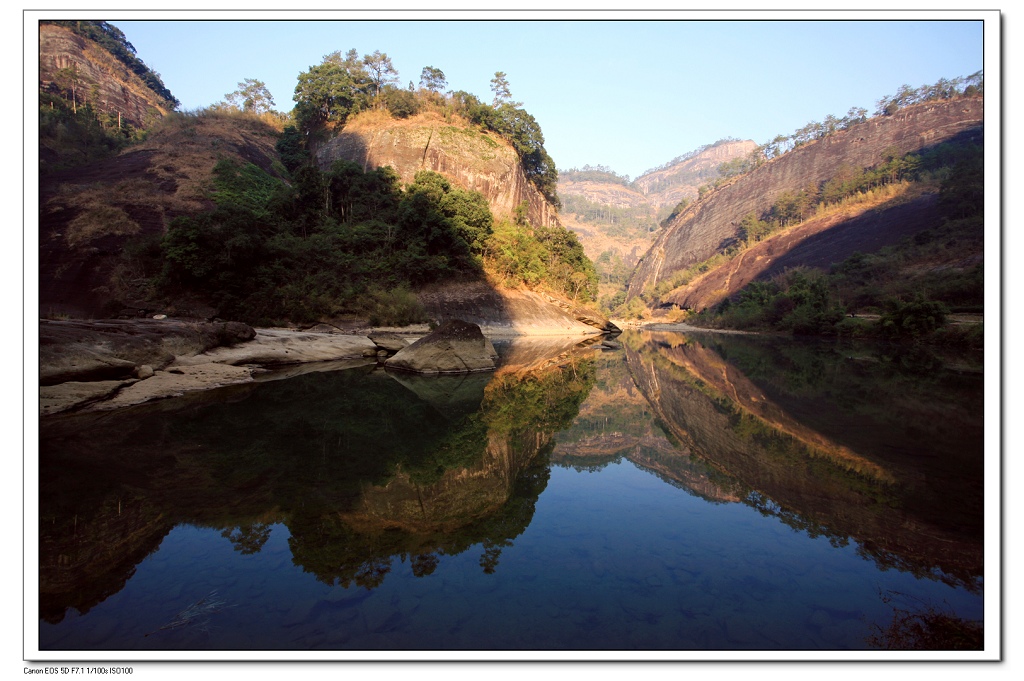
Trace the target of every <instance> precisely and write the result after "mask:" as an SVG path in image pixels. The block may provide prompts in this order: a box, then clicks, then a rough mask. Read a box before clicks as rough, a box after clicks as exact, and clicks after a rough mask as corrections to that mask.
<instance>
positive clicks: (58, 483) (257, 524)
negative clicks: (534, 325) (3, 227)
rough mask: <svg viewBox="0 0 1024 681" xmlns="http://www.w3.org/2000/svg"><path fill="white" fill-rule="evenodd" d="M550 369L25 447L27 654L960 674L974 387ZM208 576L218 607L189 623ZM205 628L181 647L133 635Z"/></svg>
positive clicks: (88, 430) (667, 347) (208, 405)
mask: <svg viewBox="0 0 1024 681" xmlns="http://www.w3.org/2000/svg"><path fill="white" fill-rule="evenodd" d="M578 340H579V339H578V338H577V339H564V340H555V339H547V340H545V341H543V342H539V341H536V340H528V341H526V342H519V341H516V342H511V343H510V342H499V343H495V346H496V348H497V349H498V351H499V353H500V354H501V356H502V361H501V363H500V367H499V369H498V370H496V371H495V372H493V373H486V374H469V375H463V376H443V377H422V376H414V375H409V374H404V373H403V374H394V375H392V374H389V373H387V372H385V371H383V370H381V369H379V368H376V367H373V366H360V367H349V368H345V369H342V370H335V371H328V372H320V373H316V372H313V373H303V374H300V375H296V376H292V377H290V378H288V379H287V380H276V381H264V382H259V383H254V384H249V385H244V386H233V387H230V388H225V389H223V390H219V391H211V392H209V393H205V394H197V395H193V396H191V397H186V398H182V399H174V400H166V401H164V402H162V403H155V404H150V405H142V406H140V407H137V408H132V409H126V410H123V411H120V412H116V413H107V414H95V413H94V414H77V415H67V416H64V417H54V418H51V419H46V420H45V421H44V422H43V426H44V427H43V428H42V431H41V432H42V436H41V470H40V472H41V480H42V483H41V490H40V491H41V496H40V499H41V502H40V513H41V518H40V521H41V522H40V542H41V551H40V587H41V594H40V598H41V601H40V604H41V615H42V619H43V621H44V623H47V624H46V625H45V626H41V629H42V630H43V631H44V632H45V634H46V636H47V637H49V640H50V641H52V642H53V643H52V646H56V645H58V644H60V643H63V642H74V643H76V644H78V645H83V646H85V647H88V645H93V644H91V643H89V642H90V641H93V640H97V641H101V642H100V643H96V644H95V645H105V646H108V647H111V646H115V645H116V644H119V643H126V644H128V645H129V646H138V645H139V643H138V637H137V636H136V633H137V631H142V632H152V631H163V633H161V634H159V635H155V636H152V637H148V638H146V639H145V641H146V643H145V644H144V645H156V646H158V647H168V648H187V647H190V645H194V646H196V647H202V648H221V649H224V648H230V647H231V644H232V642H235V641H237V643H235V645H236V646H238V647H241V648H245V647H261V646H266V645H268V643H272V644H276V643H277V642H281V643H280V645H283V646H285V647H291V648H295V649H305V648H315V647H324V648H335V649H341V648H353V649H355V648H359V647H360V646H366V647H368V648H372V649H377V648H380V649H387V648H395V647H399V648H401V647H402V646H403V645H407V646H410V647H411V648H419V647H422V648H431V649H438V648H451V649H456V648H460V649H462V648H464V649H481V648H491V647H494V648H502V649H512V648H517V647H519V648H535V647H537V646H540V647H544V646H548V647H550V648H551V649H569V648H573V649H576V648H579V647H580V646H583V647H586V646H590V647H591V648H594V649H598V648H600V649H620V648H621V649H626V648H633V649H703V650H725V649H741V648H743V649H751V648H756V647H758V646H763V647H767V648H772V649H779V648H787V647H789V648H793V649H812V648H814V649H823V648H829V647H835V648H837V649H840V648H841V649H849V648H863V647H866V646H879V647H892V648H901V647H902V648H912V647H928V646H935V645H945V644H943V643H941V642H942V641H952V640H954V639H953V638H950V637H951V636H952V637H957V636H959V637H960V638H957V639H956V641H957V643H956V645H958V646H960V645H963V646H965V647H972V646H974V647H976V645H974V643H972V641H975V642H976V640H977V637H976V636H975V635H976V634H978V632H979V631H982V629H980V627H981V625H980V623H976V622H974V621H973V620H967V619H960V617H965V618H966V617H972V618H977V617H979V616H980V612H981V606H982V604H981V592H982V577H983V567H984V566H983V555H982V548H983V545H982V530H983V513H982V495H983V492H984V485H983V478H982V472H983V471H982V469H983V466H982V461H981V459H982V449H981V445H982V442H983V438H982V434H983V433H982V413H981V412H982V409H981V383H982V377H981V375H980V374H978V373H975V372H973V371H971V370H970V367H968V366H966V365H963V362H962V360H961V365H962V366H960V368H959V370H957V371H952V370H949V369H948V368H947V367H945V366H944V364H943V363H942V362H941V361H938V360H936V358H934V357H930V356H923V355H906V354H900V353H898V352H894V351H892V350H890V349H886V348H881V347H879V346H867V345H864V346H852V345H843V346H840V345H836V344H834V343H832V344H823V343H802V342H795V341H792V340H789V341H786V342H782V341H776V340H773V339H766V338H752V337H751V338H748V337H738V336H737V337H733V336H720V335H706V334H700V335H696V334H694V335H689V336H685V335H681V334H678V333H668V332H627V333H625V334H623V335H622V336H621V337H619V338H618V339H616V340H610V339H599V340H597V341H596V342H593V341H588V342H585V343H582V344H581V343H579V342H578ZM588 346H589V347H588ZM662 483H667V485H666V484H662ZM680 491H685V492H686V493H685V494H684V493H680ZM951 499H952V500H955V502H956V503H950V500H951ZM276 528H281V530H282V531H281V532H280V533H278V532H277V530H276ZM528 528H529V532H527V529H528ZM162 543H163V545H162ZM211 547H213V548H211ZM193 550H195V551H199V552H206V553H205V554H204V557H203V559H202V566H203V567H202V569H201V570H199V569H197V572H199V573H200V574H197V575H189V574H185V573H187V572H188V570H189V569H190V567H191V565H192V563H191V562H189V561H190V556H191V555H192V554H191V553H190V551H193ZM154 554H155V555H154ZM213 554H216V555H213ZM150 555H152V556H153V560H151V561H146V560H145V559H146V558H147V556H150ZM459 556H461V557H459ZM406 566H407V567H406ZM892 568H895V569H892ZM136 572H138V579H136V580H135V581H132V579H133V576H135V574H136ZM303 573H305V574H303ZM218 574H223V575H230V579H232V580H236V581H232V582H228V583H226V584H225V585H224V587H223V591H220V592H217V593H214V590H215V589H218V588H221V585H222V583H220V582H218V581H217V575H218ZM236 575H238V576H237V578H236ZM427 577H430V578H429V579H422V578H427ZM225 579H228V577H225ZM129 582H131V584H129ZM126 585H127V587H126ZM147 588H150V589H152V590H153V593H148V592H147ZM122 591H123V594H119V592H122ZM186 591H187V596H186ZM115 594H119V595H118V596H117V597H113V596H114V595H115ZM249 594H254V595H253V596H252V597H251V600H249V601H246V599H249V598H250V596H249ZM878 594H889V595H886V596H883V597H882V599H881V600H878V599H874V598H873V596H875V595H878ZM200 596H201V597H203V599H206V600H203V599H200V600H196V599H197V598H199V597H200ZM946 598H950V599H951V602H952V603H953V604H954V605H953V606H951V607H950V608H948V609H947V608H944V607H942V606H938V605H936V604H937V603H938V601H939V600H942V599H946ZM886 599H888V600H886ZM105 600H106V601H107V602H105V603H104V601H105ZM296 600H298V601H299V602H297V603H296V602H295V601H296ZM866 601H873V602H871V603H867V602H866ZM222 602H223V603H227V605H225V606H224V607H225V610H224V611H223V612H220V613H218V614H217V618H220V619H218V620H217V622H218V623H219V622H225V623H226V622H230V623H231V624H230V625H226V626H224V627H223V630H222V631H220V632H215V634H211V635H210V638H208V639H200V638H188V637H187V635H188V634H189V632H188V627H185V626H182V627H179V628H177V629H174V630H173V633H172V634H168V632H167V631H164V630H163V629H161V628H160V627H161V625H164V624H165V622H166V623H167V626H170V625H174V624H175V623H177V622H179V621H186V620H187V621H189V622H191V621H192V619H196V618H200V619H201V616H203V615H204V613H205V612H206V610H204V609H203V606H204V605H206V606H209V604H211V603H217V604H219V603H222ZM188 603H192V605H191V606H189V607H186V608H184V609H182V606H185V605H188ZM101 604H102V605H101ZM147 604H150V605H151V607H154V606H159V608H160V615H161V617H162V616H163V613H164V612H167V613H169V614H168V616H167V619H166V620H162V621H156V620H157V618H156V615H155V614H152V615H149V616H146V617H134V616H132V617H131V618H129V619H130V622H126V623H124V624H121V625H118V626H119V628H118V629H117V630H116V633H110V634H108V635H106V637H105V638H102V639H99V638H95V639H90V638H89V636H90V634H89V632H90V631H92V630H93V626H92V621H91V620H90V617H95V618H96V620H98V621H100V622H103V621H104V617H105V618H106V621H107V622H111V621H113V620H114V619H115V618H117V617H119V616H120V617H124V616H125V615H126V613H127V611H128V610H130V609H134V610H138V609H142V608H145V607H146V605H147ZM497 604H500V606H498V605H497ZM236 606H237V607H236ZM231 608H234V609H231ZM90 610H94V612H93V613H89V611H90ZM76 611H77V612H76ZM174 612H178V613H179V617H177V618H174V619H172V618H171V615H173V613H174ZM129 614H130V613H129ZM193 614H196V617H193V616H192V615H193ZM261 618H262V619H261ZM110 626H111V627H113V625H112V624H111V625H110ZM958 626H960V627H961V630H959V631H958V630H956V627H958ZM231 627H234V629H231ZM100 629H102V626H101V627H100ZM236 630H237V631H236ZM872 632H874V633H872ZM198 633H201V632H198ZM204 635H205V634H204ZM235 635H238V636H242V637H243V638H237V639H235V638H232V637H233V636H235ZM133 636H134V637H135V638H133ZM175 636H177V638H175ZM972 636H974V638H972ZM943 637H945V638H943ZM83 641H84V642H85V643H81V642H83ZM52 646H51V647H52Z"/></svg>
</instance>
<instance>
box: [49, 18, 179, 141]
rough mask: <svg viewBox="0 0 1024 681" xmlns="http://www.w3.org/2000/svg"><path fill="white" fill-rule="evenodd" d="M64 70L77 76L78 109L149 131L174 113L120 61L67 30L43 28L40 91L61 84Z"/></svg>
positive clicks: (170, 107) (58, 27)
mask: <svg viewBox="0 0 1024 681" xmlns="http://www.w3.org/2000/svg"><path fill="white" fill-rule="evenodd" d="M61 69H73V70H74V71H75V73H76V78H77V87H76V99H77V104H78V106H82V105H83V104H89V105H90V106H91V107H92V108H93V110H94V111H97V112H99V113H104V114H106V113H110V114H114V115H120V117H121V121H122V122H123V123H128V124H131V125H133V126H135V127H139V128H141V127H145V126H147V125H149V124H151V123H153V122H154V121H156V120H159V119H160V118H162V117H164V116H166V115H167V114H168V113H170V112H171V110H172V106H171V104H170V103H168V102H167V101H165V100H164V99H163V97H160V96H159V95H157V94H156V93H155V92H153V91H152V90H151V89H150V88H149V86H147V85H146V84H145V83H144V82H142V79H141V78H139V77H138V76H137V75H135V74H134V73H132V71H130V70H129V69H128V67H127V66H125V65H124V64H123V63H121V62H120V61H119V60H118V59H117V58H115V57H114V56H113V55H111V54H110V53H109V52H107V51H106V50H105V49H103V48H102V47H100V46H99V45H97V44H96V43H94V42H93V41H91V40H88V39H87V38H83V37H82V36H80V35H76V34H75V33H73V32H72V31H70V30H69V29H66V28H64V27H63V26H55V25H53V24H40V26H39V87H40V89H41V90H42V89H46V88H47V87H49V86H50V85H51V84H53V83H55V81H56V80H57V72H58V71H60V70H61Z"/></svg>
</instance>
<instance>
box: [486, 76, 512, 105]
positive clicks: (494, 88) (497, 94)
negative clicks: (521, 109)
mask: <svg viewBox="0 0 1024 681" xmlns="http://www.w3.org/2000/svg"><path fill="white" fill-rule="evenodd" d="M491 92H493V93H494V104H493V106H494V107H495V108H497V107H498V106H500V105H502V104H512V92H511V91H510V90H509V87H508V79H507V78H506V77H505V72H504V71H495V72H494V78H492V79H491ZM512 106H517V105H516V104H512Z"/></svg>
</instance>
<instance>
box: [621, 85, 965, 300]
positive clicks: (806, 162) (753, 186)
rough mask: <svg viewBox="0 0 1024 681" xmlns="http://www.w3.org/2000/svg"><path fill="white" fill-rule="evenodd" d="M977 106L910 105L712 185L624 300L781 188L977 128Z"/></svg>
mask: <svg viewBox="0 0 1024 681" xmlns="http://www.w3.org/2000/svg"><path fill="white" fill-rule="evenodd" d="M983 108H984V101H983V100H982V99H980V98H978V99H957V100H951V101H945V102H929V103H926V104H920V105H917V106H913V107H909V108H907V109H905V110H903V111H900V112H899V113H897V114H896V115H894V116H885V117H879V118H874V119H871V120H869V121H866V122H864V123H861V124H860V125H856V126H853V127H851V128H850V129H849V130H845V131H841V132H837V133H834V134H832V135H830V136H828V137H826V138H824V139H822V140H818V141H816V142H812V143H810V144H808V145H806V146H803V147H801V148H799V149H796V150H794V151H791V152H789V153H787V154H785V155H783V156H781V157H779V158H777V159H774V160H772V161H769V162H768V163H765V164H764V165H762V166H761V167H760V168H757V169H756V170H754V171H753V172H750V173H748V174H747V175H744V176H742V177H740V178H737V179H736V180H735V181H734V182H732V183H730V184H727V185H724V186H722V187H720V188H718V189H716V190H715V191H713V192H711V193H710V194H708V195H707V196H705V197H704V199H703V200H701V201H698V202H697V203H695V204H692V205H691V206H689V207H688V208H687V210H685V211H684V212H683V213H682V214H681V215H679V216H678V217H677V218H676V219H675V220H673V222H672V223H671V224H669V225H668V226H667V227H666V228H665V230H664V231H663V232H662V233H661V235H660V236H659V237H658V239H657V240H656V241H655V243H654V245H653V246H652V247H651V249H650V250H649V251H648V252H647V255H645V256H644V258H643V260H642V261H641V263H640V265H639V266H638V267H637V270H636V272H635V273H634V275H633V279H632V281H631V283H630V287H629V295H630V297H634V296H637V295H639V294H640V293H641V292H643V290H644V289H645V288H646V287H648V286H653V285H655V284H657V283H658V282H660V281H662V280H665V279H668V278H670V277H671V276H672V274H673V273H675V272H676V271H678V270H681V269H684V268H686V267H688V266H690V265H692V264H694V263H698V262H701V261H703V260H706V259H707V258H709V257H710V256H712V255H714V254H715V253H716V252H718V251H719V250H721V249H722V248H724V247H725V246H726V245H728V244H729V243H730V242H731V241H732V240H733V239H735V238H736V236H737V229H738V225H739V223H740V221H741V220H742V219H743V217H744V216H746V215H748V214H750V213H754V214H756V215H761V214H762V213H763V212H764V211H766V210H767V209H769V208H770V207H771V206H772V204H774V203H775V201H776V200H777V199H778V197H779V195H781V194H782V193H784V192H787V191H798V190H801V189H804V188H806V187H807V186H809V185H817V184H819V183H821V182H823V181H825V180H828V179H830V178H832V177H833V176H834V175H835V174H836V173H837V171H838V170H839V169H840V168H841V167H842V166H848V167H854V168H866V167H872V166H875V165H877V164H879V163H881V162H882V161H883V159H882V152H883V151H885V150H888V149H893V150H895V151H896V152H897V153H899V154H906V153H910V152H916V151H920V150H921V149H924V148H926V147H929V146H932V145H936V144H940V143H942V142H945V141H947V140H950V139H952V138H954V137H956V136H958V135H960V134H961V133H965V132H968V131H970V130H972V129H975V128H980V127H981V125H982V124H983V120H984V111H983Z"/></svg>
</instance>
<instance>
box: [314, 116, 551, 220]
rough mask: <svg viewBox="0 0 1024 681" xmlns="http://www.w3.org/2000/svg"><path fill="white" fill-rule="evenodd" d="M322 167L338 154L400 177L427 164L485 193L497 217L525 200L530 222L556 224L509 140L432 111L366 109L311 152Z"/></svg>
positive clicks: (511, 211) (338, 157)
mask: <svg viewBox="0 0 1024 681" xmlns="http://www.w3.org/2000/svg"><path fill="white" fill-rule="evenodd" d="M316 158H317V163H318V164H319V165H320V168H321V170H327V169H329V168H330V167H331V164H332V163H334V162H335V161H338V160H343V161H351V162H354V163H357V164H359V165H360V166H362V168H363V170H364V171H366V170H373V169H375V168H380V167H384V166H389V167H391V168H392V169H394V171H395V172H396V173H397V174H398V177H399V179H401V181H402V182H405V183H409V182H412V181H413V179H414V178H415V176H416V173H417V172H419V171H421V170H431V171H434V172H437V173H440V174H441V175H444V176H445V177H446V178H448V179H449V180H451V181H452V182H454V183H455V184H457V185H458V186H460V187H462V188H464V189H468V190H471V191H478V192H480V193H481V194H483V195H484V198H485V199H487V203H488V205H489V206H490V208H491V212H492V213H493V214H494V216H495V217H497V218H499V219H500V218H512V217H513V215H514V212H515V210H516V207H517V206H519V205H520V204H521V203H523V202H524V201H525V202H526V203H527V212H526V217H527V218H528V219H529V220H530V223H531V224H533V225H540V226H544V227H548V226H552V225H556V224H558V218H557V216H556V211H555V208H554V207H553V206H552V205H551V204H550V203H549V202H548V201H547V200H545V198H544V197H543V196H542V195H541V193H540V192H539V191H537V188H536V187H535V186H534V185H533V184H532V183H531V182H530V181H529V180H528V179H527V177H526V174H525V173H524V172H523V168H522V164H521V162H520V159H519V158H518V156H517V155H516V151H515V149H514V148H513V147H512V145H511V144H510V143H509V142H507V141H506V140H504V139H503V138H502V137H501V136H499V135H498V134H496V133H494V132H489V131H487V130H482V129H479V128H478V127H476V126H472V125H468V124H457V122H449V121H446V120H445V119H444V118H443V117H442V116H441V115H440V114H438V113H436V112H426V113H421V114H418V115H414V116H411V117H409V118H393V117H391V116H389V115H387V114H386V113H384V112H380V111H367V112H364V113H362V114H359V115H357V116H354V117H353V118H352V119H350V120H349V121H348V122H347V123H346V124H345V126H344V128H343V129H342V130H341V131H340V132H339V133H338V135H337V136H336V137H334V138H333V139H331V140H329V141H327V142H326V143H325V144H324V145H323V146H322V147H321V148H320V149H318V150H317V154H316Z"/></svg>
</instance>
